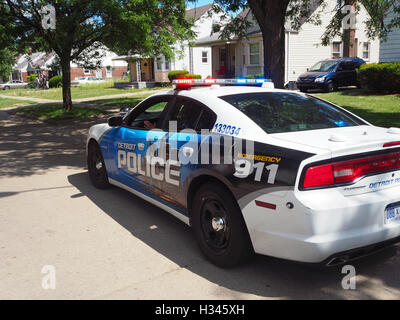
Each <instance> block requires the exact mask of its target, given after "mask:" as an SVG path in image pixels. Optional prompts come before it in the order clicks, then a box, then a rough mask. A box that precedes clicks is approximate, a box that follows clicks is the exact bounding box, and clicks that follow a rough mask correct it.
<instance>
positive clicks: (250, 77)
mask: <svg viewBox="0 0 400 320" xmlns="http://www.w3.org/2000/svg"><path fill="white" fill-rule="evenodd" d="M245 78H246V79H264V73H258V74H249V75H247V76H245Z"/></svg>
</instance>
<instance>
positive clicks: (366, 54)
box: [362, 42, 371, 60]
mask: <svg viewBox="0 0 400 320" xmlns="http://www.w3.org/2000/svg"><path fill="white" fill-rule="evenodd" d="M370 50H371V43H369V42H364V43H363V53H362V54H363V55H362V56H363V59H364V60H369V53H370Z"/></svg>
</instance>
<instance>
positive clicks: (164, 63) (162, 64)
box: [155, 56, 171, 71]
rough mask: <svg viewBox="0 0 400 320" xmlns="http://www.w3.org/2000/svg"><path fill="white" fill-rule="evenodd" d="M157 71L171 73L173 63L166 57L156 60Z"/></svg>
mask: <svg viewBox="0 0 400 320" xmlns="http://www.w3.org/2000/svg"><path fill="white" fill-rule="evenodd" d="M155 65H156V71H169V70H171V61H169V60H168V59H167V58H165V57H164V56H160V57H157V58H156V62H155Z"/></svg>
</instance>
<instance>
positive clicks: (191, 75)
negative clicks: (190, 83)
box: [184, 73, 201, 79]
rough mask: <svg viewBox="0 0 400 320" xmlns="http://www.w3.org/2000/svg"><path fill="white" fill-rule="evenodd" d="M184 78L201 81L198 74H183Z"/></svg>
mask: <svg viewBox="0 0 400 320" xmlns="http://www.w3.org/2000/svg"><path fill="white" fill-rule="evenodd" d="M184 77H185V78H191V79H201V75H200V74H189V73H188V74H185V76H184Z"/></svg>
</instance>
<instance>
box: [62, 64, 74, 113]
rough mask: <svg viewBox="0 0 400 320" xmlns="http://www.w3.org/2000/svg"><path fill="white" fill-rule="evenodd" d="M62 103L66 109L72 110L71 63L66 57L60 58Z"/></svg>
mask: <svg viewBox="0 0 400 320" xmlns="http://www.w3.org/2000/svg"><path fill="white" fill-rule="evenodd" d="M61 70H62V85H63V86H62V91H63V105H64V109H65V110H67V111H70V110H72V99H71V64H70V61H69V60H68V59H65V60H61Z"/></svg>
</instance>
